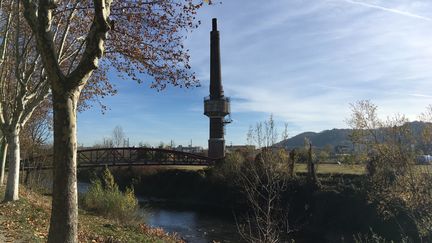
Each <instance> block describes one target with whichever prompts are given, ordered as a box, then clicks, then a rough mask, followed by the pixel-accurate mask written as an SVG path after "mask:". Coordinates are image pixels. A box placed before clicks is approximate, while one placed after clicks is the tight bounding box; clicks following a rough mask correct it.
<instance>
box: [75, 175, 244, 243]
mask: <svg viewBox="0 0 432 243" xmlns="http://www.w3.org/2000/svg"><path fill="white" fill-rule="evenodd" d="M88 186H89V184H88V183H82V182H79V183H78V190H79V192H81V193H83V192H86V191H87V188H88ZM139 202H140V205H141V210H142V211H141V213H142V214H143V215H144V219H145V223H146V224H148V225H150V226H152V227H158V228H162V229H164V230H165V231H166V232H169V233H178V234H179V235H180V236H181V238H182V239H184V240H186V241H187V242H191V243H208V242H213V241H215V242H227V243H228V242H236V243H237V242H238V243H240V242H243V240H242V239H241V237H240V235H239V234H238V232H237V226H236V224H235V220H234V217H233V214H232V213H231V212H227V211H223V210H221V209H214V208H212V209H208V208H206V207H203V206H199V207H198V206H195V207H192V206H187V207H185V206H178V205H176V204H174V203H169V202H165V201H162V200H148V199H146V198H143V197H139Z"/></svg>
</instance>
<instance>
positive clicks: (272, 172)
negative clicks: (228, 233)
mask: <svg viewBox="0 0 432 243" xmlns="http://www.w3.org/2000/svg"><path fill="white" fill-rule="evenodd" d="M277 134H278V132H277V129H276V126H275V123H274V120H273V117H272V116H270V118H269V120H267V121H265V122H260V123H257V124H256V126H255V128H251V129H250V131H249V133H248V141H253V142H254V144H255V145H257V146H258V148H260V152H259V154H257V155H256V156H255V159H249V161H245V162H243V163H241V167H240V169H239V171H238V175H237V183H238V185H239V187H240V188H241V189H242V191H243V192H244V194H245V197H246V200H247V202H248V205H249V211H248V213H247V214H246V216H245V217H244V218H243V220H242V221H241V222H240V223H238V229H239V232H240V234H241V235H242V237H243V238H244V239H245V240H247V241H248V242H268V243H270V242H278V241H279V240H280V232H281V229H282V228H285V227H283V226H284V225H285V226H287V211H286V208H285V207H284V206H283V205H282V201H281V195H282V193H283V192H284V191H285V190H286V186H287V180H288V173H287V171H288V169H287V160H288V156H287V155H286V153H285V151H284V150H283V149H278V148H275V147H273V146H274V145H275V144H276V142H277V140H278V135H277ZM250 145H252V144H250ZM248 157H249V156H248ZM249 158H251V157H249ZM252 158H253V157H252Z"/></svg>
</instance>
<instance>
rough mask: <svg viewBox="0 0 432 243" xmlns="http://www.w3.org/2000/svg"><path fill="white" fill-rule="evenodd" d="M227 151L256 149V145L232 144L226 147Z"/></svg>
mask: <svg viewBox="0 0 432 243" xmlns="http://www.w3.org/2000/svg"><path fill="white" fill-rule="evenodd" d="M225 149H226V152H227V153H232V152H239V151H245V150H255V149H256V148H255V145H230V146H226V147H225Z"/></svg>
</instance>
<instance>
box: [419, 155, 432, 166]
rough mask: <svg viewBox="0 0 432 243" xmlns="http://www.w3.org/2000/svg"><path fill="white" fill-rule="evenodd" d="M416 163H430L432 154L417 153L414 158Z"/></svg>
mask: <svg viewBox="0 0 432 243" xmlns="http://www.w3.org/2000/svg"><path fill="white" fill-rule="evenodd" d="M416 160H417V163H418V164H421V165H429V164H431V163H432V156H430V155H428V154H426V155H419V156H417V158H416Z"/></svg>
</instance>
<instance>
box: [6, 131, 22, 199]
mask: <svg viewBox="0 0 432 243" xmlns="http://www.w3.org/2000/svg"><path fill="white" fill-rule="evenodd" d="M19 131H20V129H19V128H18V127H17V126H15V127H13V128H12V129H11V131H10V134H6V135H7V136H8V142H9V144H10V151H9V171H8V179H7V185H6V192H5V199H4V200H5V201H6V202H7V201H16V200H18V199H19V196H18V186H19V172H20V160H21V158H20V140H19Z"/></svg>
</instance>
